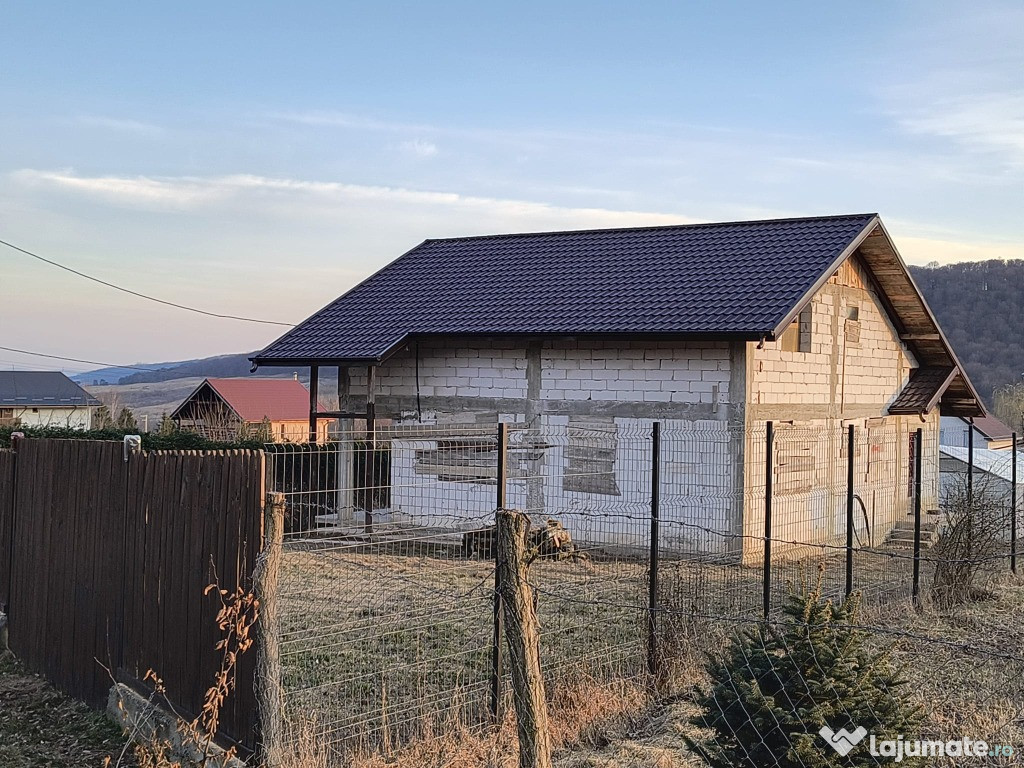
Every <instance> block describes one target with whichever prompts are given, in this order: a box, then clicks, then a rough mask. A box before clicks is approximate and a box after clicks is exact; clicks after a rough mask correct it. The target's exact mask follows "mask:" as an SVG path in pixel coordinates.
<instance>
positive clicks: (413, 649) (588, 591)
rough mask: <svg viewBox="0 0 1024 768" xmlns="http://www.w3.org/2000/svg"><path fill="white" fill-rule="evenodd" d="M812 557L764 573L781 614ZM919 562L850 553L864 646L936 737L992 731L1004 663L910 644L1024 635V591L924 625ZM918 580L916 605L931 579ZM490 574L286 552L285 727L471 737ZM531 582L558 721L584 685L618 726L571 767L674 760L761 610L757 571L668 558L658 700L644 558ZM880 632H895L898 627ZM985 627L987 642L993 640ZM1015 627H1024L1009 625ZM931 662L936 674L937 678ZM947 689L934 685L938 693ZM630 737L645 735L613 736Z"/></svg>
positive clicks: (358, 734) (378, 548)
mask: <svg viewBox="0 0 1024 768" xmlns="http://www.w3.org/2000/svg"><path fill="white" fill-rule="evenodd" d="M818 562H819V559H809V560H807V561H803V562H789V563H785V564H780V565H778V566H776V567H775V568H773V588H772V594H773V603H774V604H778V602H779V601H781V600H782V599H783V597H784V595H785V594H786V592H787V591H788V590H789V589H791V588H792V586H793V584H794V583H795V582H798V581H799V580H801V579H802V578H808V577H810V576H813V574H814V573H815V572H816V569H817V565H818ZM824 562H825V572H826V588H827V591H828V592H829V593H830V594H831V595H832V596H834V597H837V598H838V597H839V596H841V594H842V589H843V583H844V581H843V578H844V568H843V559H842V556H841V554H840V555H839V556H837V555H836V554H835V553H834V552H833V553H831V556H830V557H828V558H827V559H826V560H825V561H824ZM911 565H912V563H911V561H910V560H909V559H907V558H906V557H905V556H901V555H898V554H897V555H895V556H894V555H893V553H891V552H881V551H880V552H867V551H865V552H860V553H858V557H857V560H856V563H855V583H856V584H857V586H859V587H860V588H861V589H862V590H863V591H864V597H865V600H864V602H865V609H864V614H865V617H866V618H865V619H864V621H865V622H870V623H871V625H872V626H877V627H879V628H880V630H881V631H879V632H877V633H876V634H874V636H873V639H872V642H873V643H876V644H877V645H878V647H883V646H888V645H892V644H893V643H895V650H894V653H895V655H896V658H898V659H899V660H900V661H901V663H905V664H906V668H907V670H908V676H911V677H915V676H917V675H921V677H922V679H921V680H920V681H919V684H918V685H915V686H914V690H915V694H914V695H915V696H923V695H924V694H925V692H927V694H928V697H927V699H924V698H922V703H923V702H924V701H927V702H928V704H929V707H930V708H932V709H933V710H934V712H935V713H936V716H937V717H940V720H938V721H937V722H940V723H942V724H944V727H943V730H945V725H948V726H950V727H952V726H953V725H954V724H956V723H972V724H974V725H976V726H977V727H984V728H986V729H987V731H991V732H997V731H1000V730H1001V729H1002V726H1001V725H1000V723H1001V721H999V718H1000V717H1003V716H1004V715H1005V712H1006V706H1007V702H1008V701H1012V700H1013V699H1012V696H1011V695H1010V693H1009V692H1006V693H1004V689H1005V690H1008V691H1011V690H1016V691H1017V692H1018V694H1019V695H1020V696H1021V699H1020V700H1021V701H1024V690H1021V688H1020V686H1021V683H1020V676H1019V675H1018V676H1017V678H1016V682H1014V683H1012V684H1011V681H1010V680H1008V679H1007V669H1008V667H1007V665H1006V662H1005V660H1003V661H999V660H998V659H994V657H989V656H984V655H983V656H982V657H981V658H980V659H979V658H978V657H977V654H974V655H973V656H972V655H971V654H968V653H967V652H966V651H965V650H964V649H962V648H960V647H959V646H958V645H957V644H956V642H954V643H953V644H952V645H943V644H933V643H927V642H923V641H920V642H919V641H917V640H911V639H908V637H907V636H906V633H917V634H921V635H923V636H927V637H933V636H935V633H936V627H937V626H941V627H942V630H943V632H944V634H943V635H942V637H945V638H947V639H949V640H955V641H957V642H960V641H962V642H964V643H969V642H970V641H971V640H972V637H973V638H974V639H976V637H977V636H972V634H971V633H970V632H967V631H966V627H967V626H969V624H968V623H966V620H965V618H964V616H966V615H970V616H971V617H972V619H971V622H974V624H973V626H975V627H976V628H978V629H979V630H980V629H981V627H983V626H985V625H986V622H988V621H990V619H989V618H988V617H989V616H995V615H997V614H998V615H1001V616H1003V619H1006V618H1009V619H1010V620H1009V621H1008V622H1007V624H1006V625H1005V626H1004V625H1002V624H1000V625H999V626H1000V629H1001V632H1002V633H1006V632H1007V631H1010V630H1008V629H1007V627H1013V626H1016V625H1019V624H1021V623H1022V619H1021V618H1020V617H1019V616H1014V615H1013V612H1012V611H1010V610H1009V608H1008V606H1009V605H1010V604H1012V601H1013V600H1017V601H1024V592H1022V591H1021V590H1020V588H1019V585H1016V584H1008V585H1005V589H1006V590H1008V595H1009V596H1007V597H1005V598H1002V597H1001V598H1000V601H1003V600H1006V601H1010V602H1006V603H1005V604H1004V602H1000V601H986V602H983V603H977V604H976V605H973V606H971V607H970V611H969V613H957V614H955V615H950V616H941V618H937V614H935V613H934V612H930V613H928V614H926V615H925V616H924V617H922V616H920V615H918V614H916V613H915V612H914V611H913V610H912V609H911V606H910V602H909V599H908V598H909V595H910V587H911V581H910V578H911ZM923 571H924V575H923V582H922V583H923V585H924V586H923V589H924V592H925V595H926V593H927V583H928V582H927V579H928V577H929V576H928V574H929V571H928V569H927V567H925V568H924V569H923ZM493 577H494V568H493V563H492V562H491V561H490V560H481V559H475V558H469V557H463V556H462V554H461V552H460V551H459V549H458V547H457V546H456V543H455V542H452V541H441V540H438V539H428V538H424V539H415V540H414V539H409V538H400V537H393V538H391V539H382V540H380V541H378V542H376V543H373V544H368V543H348V544H339V543H338V542H333V543H332V542H329V541H319V542H317V541H305V542H291V543H289V544H288V545H286V553H285V556H284V558H283V562H282V574H281V609H282V626H281V634H280V636H281V642H282V663H283V676H284V685H285V689H286V712H287V713H288V715H289V716H290V717H291V718H292V722H293V724H295V725H296V726H297V727H298V726H299V725H301V726H302V727H305V728H307V729H308V728H310V727H312V728H313V729H314V731H315V738H316V740H318V741H320V742H321V743H329V744H331V745H333V746H334V747H335V748H337V749H339V750H345V751H348V750H354V751H359V752H363V753H377V752H382V753H386V754H393V753H395V751H396V750H398V751H401V750H402V749H403V748H405V747H407V746H409V745H415V744H416V743H417V742H418V741H422V739H423V737H424V734H425V731H431V730H437V729H441V730H445V729H447V731H448V732H450V731H451V727H452V724H453V723H455V724H458V726H459V727H460V728H469V730H470V731H473V727H474V726H479V725H483V724H484V723H487V722H489V719H490V718H489V695H490V686H491V682H490V681H491V670H492V660H491V659H492V656H491V654H492V647H493V646H492V638H493V603H492V589H493ZM530 578H531V582H532V584H533V586H534V587H535V589H536V592H537V601H538V613H539V616H540V622H541V633H542V654H543V658H542V663H543V666H544V671H545V676H546V679H547V684H548V693H549V699H551V701H552V706H553V709H555V710H559V708H560V707H561V709H562V710H565V711H564V712H563V713H562V715H560V716H561V717H563V720H564V719H565V718H568V719H570V720H579V710H580V707H581V702H580V701H579V699H580V698H581V695H580V691H581V690H585V691H586V692H587V693H586V695H585V696H583V698H586V699H588V700H589V701H597V700H599V699H601V700H603V701H605V703H606V705H607V706H604V707H603V708H599V709H600V711H601V712H602V713H603V714H602V717H605V716H607V715H608V714H609V713H611V714H612V715H613V716H611V717H610V718H608V717H605V719H606V720H607V722H606V723H605V724H604V725H603V726H600V727H601V728H605V730H607V731H608V732H607V733H606V734H605V735H604V736H602V737H601V738H589V739H580V738H579V737H578V734H577V736H576V737H572V738H565V739H562V742H563V743H565V744H570V745H575V747H576V748H575V750H570V751H566V752H565V753H564V754H563V757H562V759H563V760H570V752H571V753H572V755H575V756H574V757H571V759H572V760H579V759H582V758H581V755H589V756H590V757H588V758H587V759H590V758H591V757H592V758H593V759H595V760H597V759H598V758H597V757H596V756H595V755H598V754H599V753H600V752H601V750H597V752H595V751H594V749H593V743H603V742H609V744H610V743H611V742H612V741H616V742H621V743H622V745H624V746H623V748H626V747H627V746H629V745H630V744H632V746H629V748H630V749H633V750H634V751H635V750H638V749H640V747H641V746H645V748H646V747H650V748H652V749H655V750H658V749H664V748H666V747H665V746H664V745H665V744H666V743H667V744H674V745H675V746H674V747H673V749H675V750H676V753H677V754H678V751H679V748H680V744H681V742H680V736H679V734H680V732H681V731H683V730H685V729H686V728H687V727H688V726H687V725H686V720H687V719H688V718H689V717H690V715H691V714H692V706H690V705H689V703H688V701H687V699H686V696H685V695H684V696H682V697H681V698H680V697H679V696H678V694H680V693H681V692H686V691H688V690H690V689H691V687H692V685H693V684H695V683H699V682H700V681H701V679H702V674H703V673H702V669H701V663H702V658H703V655H702V654H703V653H704V652H710V651H714V650H715V649H716V648H720V647H721V644H722V643H723V642H724V641H725V640H726V638H727V637H728V636H729V634H730V633H732V632H734V631H735V630H736V628H737V627H738V626H741V625H749V623H750V622H751V621H752V620H756V618H757V617H758V616H759V613H760V610H761V604H762V602H761V601H762V585H763V582H762V571H761V569H760V568H749V567H743V568H741V567H737V566H732V565H722V564H714V563H698V562H694V561H687V560H680V559H675V560H673V559H667V560H663V562H662V565H661V569H660V587H661V588H660V590H659V594H660V599H661V602H662V605H663V606H664V607H665V608H666V609H668V610H667V612H666V613H665V614H663V615H662V617H661V622H662V623H661V628H660V631H659V634H658V639H659V643H660V645H661V650H662V651H663V654H664V660H663V665H664V668H665V669H666V670H667V672H666V676H667V677H668V678H669V679H668V680H667V681H663V683H664V684H663V686H662V688H661V694H663V695H662V698H661V700H660V702H661V703H657V702H656V701H655V700H654V698H652V696H651V695H650V687H649V685H648V683H649V682H650V681H649V678H648V676H647V673H646V654H647V640H646V633H647V610H646V608H647V600H648V591H647V590H648V587H647V563H646V561H645V560H644V559H642V558H629V557H626V556H622V555H619V556H617V557H608V556H600V554H599V553H595V554H594V556H593V557H590V558H587V559H583V560H579V561H574V560H563V561H557V562H556V561H547V560H540V561H537V562H536V563H535V564H534V565H533V566H532V567H531V576H530ZM1020 607H1022V606H1020V605H1018V608H1020ZM936 622H939V623H938V624H937V623H936ZM889 627H897V628H899V631H894V632H890V631H889ZM981 631H983V632H984V634H983V635H981V637H985V638H995V637H1001V634H996V633H992V632H989V631H988V630H987V629H986V630H981ZM1014 631H1016V632H1020V631H1021V630H1020V628H1019V626H1018V627H1017V629H1016V630H1014ZM1010 647H1014V648H1019V647H1021V646H1020V645H1017V646H1010ZM938 662H941V664H942V668H941V672H940V673H936V670H935V669H934V664H935V663H938ZM971 672H978V673H979V674H981V673H982V672H983V673H984V674H986V675H987V676H988V678H987V679H986V680H985V681H984V682H983V684H982V687H981V688H980V689H979V690H978V691H977V692H976V693H975V694H971V693H970V692H969V691H968V690H966V689H965V690H963V691H957V690H955V688H954V687H953V685H952V682H953V680H954V679H955V678H956V677H958V676H961V677H962V676H965V675H967V674H968V673H971ZM939 680H942V681H943V683H944V684H943V685H942V686H937V685H936V683H937V681H939ZM1014 686H1016V689H1015V688H1014ZM602 691H605V692H614V696H617V697H618V698H619V699H620V700H621V702H620V703H622V704H623V706H619V707H617V706H615V705H614V704H613V703H609V702H608V698H609V696H608V695H605V694H602V693H601V692H602ZM666 693H667V694H669V696H670V697H669V699H667V700H666V699H665V698H664V694H666ZM673 696H675V698H672V697H673ZM506 698H507V686H506ZM571 699H575V700H574V701H569V700H571ZM567 702H568V704H569V706H568V707H566V706H565V705H566V703H567ZM506 705H507V700H506ZM627 705H628V706H627ZM584 708H585V707H584ZM626 710H628V711H626ZM958 718H959V719H958ZM441 724H447V725H445V726H444V727H442V726H441ZM981 724H984V725H983V726H982V725H981ZM1004 725H1005V726H1006V727H1011V724H1010V723H1006V724H1004ZM997 726H999V727H997ZM1013 727H1016V726H1013ZM591 730H593V729H591ZM598 730H600V728H599V729H598ZM479 731H480V729H476V731H473V732H479ZM616 731H618V735H617V736H616V733H615V732H616ZM631 732H633V733H634V735H635V734H640V736H637V737H635V738H626V739H624V740H623V739H622V738H621V737H622V736H623V735H628V734H629V733H631ZM1014 733H1016V732H1015V731H1014ZM591 742H593V743H591ZM659 745H660V746H659ZM640 752H643V750H642V749H640ZM649 757H650V756H649V755H648V758H649ZM602 759H603V758H602ZM645 759H647V758H645ZM659 759H660V758H659ZM571 764H574V765H575V764H577V763H571ZM579 764H580V765H584V764H586V765H591V764H593V765H605V764H607V765H611V764H612V763H602V762H600V761H599V762H595V763H579ZM639 764H648V765H649V764H654V763H642V762H641V763H638V765H639ZM679 764H680V765H682V764H685V763H679Z"/></svg>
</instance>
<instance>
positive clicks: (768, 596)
mask: <svg viewBox="0 0 1024 768" xmlns="http://www.w3.org/2000/svg"><path fill="white" fill-rule="evenodd" d="M774 438H775V429H774V425H773V424H772V422H770V421H769V422H766V424H765V433H764V594H763V600H764V617H765V618H766V619H767V618H768V614H769V612H770V611H771V607H772V444H773V442H774Z"/></svg>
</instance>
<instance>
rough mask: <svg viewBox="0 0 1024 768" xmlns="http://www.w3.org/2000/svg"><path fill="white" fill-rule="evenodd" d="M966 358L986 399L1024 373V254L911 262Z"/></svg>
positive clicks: (955, 346)
mask: <svg viewBox="0 0 1024 768" xmlns="http://www.w3.org/2000/svg"><path fill="white" fill-rule="evenodd" d="M910 270H911V273H912V274H913V276H914V280H915V281H916V282H917V284H918V286H919V287H920V288H921V291H922V292H923V293H924V296H925V299H926V300H927V301H928V304H929V306H931V308H932V310H933V311H934V312H935V315H936V317H938V320H939V324H940V325H941V326H942V330H943V331H944V332H945V333H946V336H947V337H948V338H949V341H950V343H951V344H952V345H953V349H954V351H955V352H956V354H957V357H959V358H960V362H962V363H963V364H964V367H965V368H966V369H967V373H968V375H969V376H970V377H971V381H972V382H974V386H975V387H977V389H978V392H979V394H980V395H981V396H982V397H983V398H984V399H985V401H986V403H988V404H989V405H991V403H992V391H993V389H995V388H997V387H1000V386H1003V385H1005V384H1010V383H1013V382H1019V381H1021V375H1022V374H1024V327H1022V323H1021V309H1022V308H1024V260H1020V259H1015V260H1012V261H997V260H992V261H980V262H965V263H960V264H949V265H947V266H944V267H911V268H910Z"/></svg>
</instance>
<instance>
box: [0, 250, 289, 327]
mask: <svg viewBox="0 0 1024 768" xmlns="http://www.w3.org/2000/svg"><path fill="white" fill-rule="evenodd" d="M0 245H6V246H7V247H8V248H12V249H13V250H15V251H18V252H19V253H23V254H25V255H26V256H31V257H32V258H33V259H38V260H39V261H41V262H43V263H45V264H49V265H50V266H53V267H57V268H58V269H63V270H64V271H65V272H70V273H71V274H73V275H78V276H79V277H84V278H85V279H86V280H92V281H93V282H94V283H99V284H100V285H105V286H106V287H107V288H113V289H114V290H115V291H121V292H122V293H127V294H129V295H131V296H137V297H138V298H140V299H148V300H149V301H155V302H156V303H157V304H164V305H166V306H168V307H174V308H176V309H184V310H186V311H188V312H195V313H197V314H200V315H206V316H207V317H219V318H222V319H225V320H243V321H245V322H247V323H262V324H264V325H283V326H285V327H287V328H294V327H295V326H294V325H292V324H291V323H281V322H278V321H276V320H259V319H257V318H255V317H240V316H238V315H223V314H220V313H217V312H207V311H206V310H205V309H197V308H195V307H189V306H186V305H185V304H177V303H175V302H173V301H165V300H164V299H158V298H156V297H155V296H148V295H146V294H145V293H139V292H138V291H133V290H131V289H129V288H122V287H121V286H120V285H114V284H113V283H108V282H107V281H106V280H100V279H99V278H98V277H93V276H92V275H87V274H85V273H84V272H79V271H78V270H77V269H72V268H71V267H67V266H64V265H63V264H60V263H58V262H56V261H53V260H52V259H47V258H45V257H43V256H40V255H39V254H38V253H32V251H26V250H25V249H24V248H19V247H18V246H17V245H14V243H9V242H7V241H6V240H0Z"/></svg>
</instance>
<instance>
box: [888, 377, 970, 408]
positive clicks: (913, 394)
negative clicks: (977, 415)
mask: <svg viewBox="0 0 1024 768" xmlns="http://www.w3.org/2000/svg"><path fill="white" fill-rule="evenodd" d="M957 371H958V369H957V368H954V367H952V366H939V365H926V366H922V367H920V368H915V369H914V372H913V373H911V374H910V379H909V380H908V381H907V385H906V386H905V387H903V389H902V390H901V391H900V393H899V394H898V395H897V396H896V399H895V400H893V401H892V404H891V405H890V406H889V413H890V414H893V415H915V414H921V413H928V412H929V411H931V409H932V408H934V407H935V404H936V403H938V401H939V398H940V397H942V393H943V392H945V391H946V387H948V386H949V384H950V382H951V381H952V380H953V377H954V376H955V375H956V373H957Z"/></svg>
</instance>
